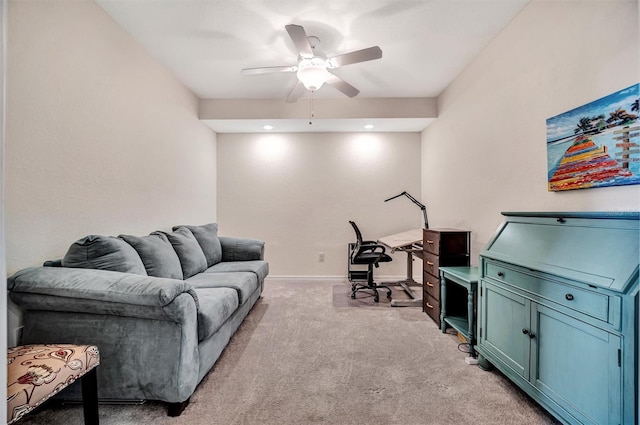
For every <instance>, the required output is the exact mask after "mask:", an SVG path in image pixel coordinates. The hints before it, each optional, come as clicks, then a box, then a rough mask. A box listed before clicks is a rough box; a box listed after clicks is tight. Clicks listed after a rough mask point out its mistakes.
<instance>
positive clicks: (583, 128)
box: [573, 117, 593, 134]
mask: <svg viewBox="0 0 640 425" xmlns="http://www.w3.org/2000/svg"><path fill="white" fill-rule="evenodd" d="M591 130H593V124H592V123H591V118H589V117H582V118H580V121H578V125H577V126H576V128H575V129H574V130H573V133H574V134H578V133H582V134H586V133H588V132H589V131H591Z"/></svg>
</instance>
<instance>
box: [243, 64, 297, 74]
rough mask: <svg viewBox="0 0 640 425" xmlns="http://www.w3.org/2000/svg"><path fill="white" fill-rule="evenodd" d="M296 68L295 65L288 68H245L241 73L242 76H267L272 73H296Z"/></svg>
mask: <svg viewBox="0 0 640 425" xmlns="http://www.w3.org/2000/svg"><path fill="white" fill-rule="evenodd" d="M297 70H298V67H297V66H295V65H290V66H267V67H262V68H245V69H243V70H242V71H240V72H242V73H243V74H244V75H253V74H269V73H272V72H296V71H297Z"/></svg>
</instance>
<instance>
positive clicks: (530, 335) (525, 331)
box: [522, 328, 536, 339]
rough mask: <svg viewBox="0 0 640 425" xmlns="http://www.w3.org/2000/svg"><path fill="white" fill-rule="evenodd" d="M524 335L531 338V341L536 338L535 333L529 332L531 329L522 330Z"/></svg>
mask: <svg viewBox="0 0 640 425" xmlns="http://www.w3.org/2000/svg"><path fill="white" fill-rule="evenodd" d="M522 333H523V334H525V335H528V336H529V338H531V339H533V338H535V337H536V336H535V335H534V334H533V333H531V332H529V329H526V328H522Z"/></svg>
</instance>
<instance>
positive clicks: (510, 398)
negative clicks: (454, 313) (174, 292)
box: [21, 281, 557, 425]
mask: <svg viewBox="0 0 640 425" xmlns="http://www.w3.org/2000/svg"><path fill="white" fill-rule="evenodd" d="M335 285H336V283H335V282H334V283H330V282H291V281H286V282H285V281H267V283H266V285H265V286H266V289H265V292H264V294H263V298H262V299H261V300H259V301H258V303H257V304H256V306H255V307H254V309H253V310H252V311H251V313H250V314H249V316H248V317H247V319H245V322H244V323H243V324H242V326H241V327H240V329H239V330H238V332H237V333H236V335H235V336H234V337H233V339H232V340H231V343H230V344H229V346H228V347H227V348H226V349H225V351H224V353H223V355H222V357H221V358H220V359H219V361H218V363H217V364H216V366H215V367H214V369H213V370H212V371H211V372H210V373H209V374H208V375H207V376H206V377H205V378H204V380H203V382H202V383H201V384H200V385H199V387H198V388H197V390H196V392H195V394H194V395H193V396H192V397H191V404H190V405H189V406H188V407H187V409H186V410H185V412H184V413H183V414H182V416H180V417H178V418H170V417H167V416H166V409H165V406H164V405H163V404H161V403H153V402H149V403H146V404H144V405H141V406H131V405H125V406H122V405H118V406H113V405H101V406H100V422H101V424H103V425H109V424H118V425H127V424H153V425H163V424H195V425H200V424H202V425H204V424H207V425H212V424H224V425H232V424H233V425H235V424H237V425H248V424H273V425H276V424H277V425H288V424H291V425H300V424H324V425H329V424H335V425H349V424H358V425H360V424H399V425H400V424H401V425H418V424H463V423H474V424H518V425H520V424H555V423H557V422H556V421H554V420H553V418H551V416H549V415H548V414H547V413H546V412H545V411H544V410H543V409H542V408H540V407H539V406H537V405H536V404H535V403H534V402H533V401H531V400H530V399H529V398H528V397H527V396H526V395H524V394H523V393H522V392H520V391H519V390H518V389H517V388H516V387H515V386H514V385H512V384H511V383H510V382H509V381H508V380H507V379H506V378H504V377H503V376H502V375H501V374H499V373H498V372H495V371H492V372H484V371H482V370H480V369H479V368H478V367H477V366H469V365H467V364H466V363H465V362H464V358H465V357H466V354H465V353H463V352H461V351H459V350H458V342H459V341H458V339H457V338H456V337H455V336H454V335H449V334H443V333H441V332H440V330H439V329H438V328H437V326H436V325H435V323H434V322H433V321H431V319H430V318H429V317H428V316H427V315H426V314H424V313H423V312H422V311H421V309H420V308H418V307H403V308H393V307H387V308H381V306H367V305H366V302H367V301H363V302H362V303H360V302H358V303H357V304H356V305H353V304H352V303H349V302H346V303H345V302H342V301H340V300H336V299H335V296H336V293H339V292H342V293H343V294H344V296H346V297H348V296H349V295H348V294H349V291H348V286H347V284H344V288H342V289H341V288H339V287H338V288H336V287H334V286H335ZM394 293H395V290H394ZM361 296H362V297H363V299H366V297H367V296H366V295H365V294H362V295H358V297H359V298H360V297H361ZM394 296H395V295H394ZM398 296H400V295H398ZM383 299H385V297H384V295H383V296H381V301H382V300H383ZM336 301H338V302H336ZM387 306H388V304H387ZM98 373H100V370H99V368H98ZM21 423H22V424H25V425H26V424H32V425H34V424H38V425H39V424H53V423H64V424H68V425H75V424H78V425H81V424H82V423H83V420H82V407H81V406H78V405H72V406H69V405H65V406H60V405H57V404H52V405H49V406H47V407H46V408H44V409H42V410H40V411H39V412H37V413H33V414H31V415H28V416H26V417H25V418H24V420H23V421H22V422H21Z"/></svg>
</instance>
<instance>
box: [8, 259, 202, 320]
mask: <svg viewBox="0 0 640 425" xmlns="http://www.w3.org/2000/svg"><path fill="white" fill-rule="evenodd" d="M7 283H8V289H9V291H10V292H9V296H10V297H11V299H12V300H13V301H14V302H15V303H16V304H17V305H18V306H19V307H21V308H23V309H26V310H49V311H66V312H79V313H80V312H81V313H92V314H112V315H121V316H132V317H142V318H156V319H160V320H176V319H178V318H179V317H180V316H182V314H181V313H180V312H177V311H175V306H174V305H172V303H174V301H175V300H178V299H179V298H183V300H182V301H180V304H181V305H184V304H185V302H186V303H187V304H189V303H190V304H192V305H193V308H195V309H197V308H198V297H197V295H196V293H195V291H194V289H193V287H192V286H191V285H190V284H189V283H187V282H185V281H182V280H175V279H164V278H158V277H151V276H141V275H136V274H131V273H121V272H112V271H106V270H94V269H80V268H67V267H31V268H28V269H24V270H21V271H19V272H17V273H16V274H14V275H13V276H11V277H10V278H9V279H8V282H7ZM184 297H186V299H184ZM189 300H190V301H189Z"/></svg>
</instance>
